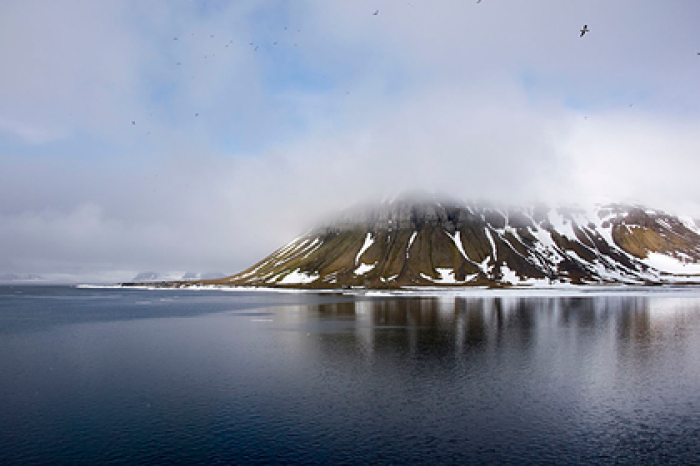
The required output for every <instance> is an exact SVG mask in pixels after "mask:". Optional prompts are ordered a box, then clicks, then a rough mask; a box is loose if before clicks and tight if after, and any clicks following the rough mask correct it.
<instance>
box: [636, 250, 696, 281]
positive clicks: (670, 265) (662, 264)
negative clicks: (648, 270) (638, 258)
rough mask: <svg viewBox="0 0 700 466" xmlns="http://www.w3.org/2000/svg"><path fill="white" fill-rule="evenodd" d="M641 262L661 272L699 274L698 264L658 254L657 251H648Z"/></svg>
mask: <svg viewBox="0 0 700 466" xmlns="http://www.w3.org/2000/svg"><path fill="white" fill-rule="evenodd" d="M642 262H644V263H645V264H647V265H648V266H650V267H653V268H655V269H657V270H660V271H661V272H666V273H673V274H680V275H687V274H700V264H693V263H686V262H684V261H682V260H679V259H676V258H675V257H671V256H667V255H665V254H660V253H658V252H651V253H649V254H648V255H647V258H646V259H642Z"/></svg>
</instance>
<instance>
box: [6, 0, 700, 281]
mask: <svg viewBox="0 0 700 466" xmlns="http://www.w3.org/2000/svg"><path fill="white" fill-rule="evenodd" d="M377 9H378V10H379V14H378V15H374V14H373V13H374V12H375V11H376V10H377ZM698 17H700V4H698V3H697V2H693V1H690V0H686V1H674V0H671V1H667V2H653V1H650V0H641V1H633V0H620V1H617V2H609V1H604V0H591V1H588V2H561V1H556V0H534V1H529V2H522V1H520V0H483V1H482V2H481V3H478V4H477V3H476V1H474V2H465V1H452V0H441V1H439V2H427V1H422V0H411V1H390V0H381V1H379V2H378V1H352V2H351V1H337V2H335V1H334V2H327V1H322V0H318V1H311V0H309V1H304V0H295V1H294V2H283V1H269V2H259V1H252V0H251V1H237V2H228V1H203V0H193V1H180V2H177V1H166V0H161V1H158V0H151V1H148V2H139V1H131V2H129V1H101V2H93V1H87V0H86V1H79V0H68V1H64V2H53V1H34V0H30V1H27V0H22V1H19V0H9V1H4V2H3V3H2V5H0V60H1V61H2V63H4V66H3V72H2V73H0V273H7V272H17V273H38V274H44V275H46V276H50V277H59V278H61V279H74V280H90V281H110V280H122V279H128V278H130V277H132V276H133V275H134V274H135V273H136V272H138V271H145V270H155V271H169V270H183V271H184V270H189V271H202V272H216V271H220V272H225V273H234V272H237V271H240V270H242V269H244V268H246V267H248V266H249V265H251V264H252V263H254V262H256V261H257V260H259V259H261V258H262V257H263V256H265V255H267V254H268V253H270V252H271V251H272V250H274V249H276V248H277V247H279V246H281V245H282V244H284V243H286V242H287V241H289V240H291V239H292V238H294V237H295V236H297V235H299V234H302V233H303V232H304V231H306V229H308V228H310V227H312V226H314V225H315V224H316V223H317V222H318V221H319V220H320V219H323V218H326V217H327V216H328V215H331V214H332V213H333V212H336V211H337V210H339V209H342V208H346V207H348V206H351V205H354V204H358V203H362V202H367V201H372V200H380V199H382V198H384V197H386V196H391V195H395V194H396V193H399V192H404V191H422V192H440V193H445V194H448V195H450V196H452V197H455V198H461V199H472V198H479V199H490V200H495V201H502V202H508V203H511V204H519V203H530V202H536V201H544V202H548V203H550V204H561V203H565V204H590V203H596V202H610V201H615V202H638V203H642V204H645V205H648V206H650V207H654V208H659V209H663V210H666V211H669V212H671V213H676V214H683V215H692V216H696V217H700V196H699V194H700V192H699V191H700V185H698V183H697V182H696V180H695V178H696V175H695V174H696V173H698V171H699V169H700V158H699V157H697V154H698V148H699V147H700V131H698V128H700V90H699V89H698V86H697V82H698V79H700V55H698V53H700V30H699V29H698V28H697V21H696V20H697V18H698ZM584 24H587V25H588V28H589V29H590V32H589V33H587V34H586V35H585V36H584V37H579V36H580V34H579V30H580V29H581V28H582V27H583V25H584Z"/></svg>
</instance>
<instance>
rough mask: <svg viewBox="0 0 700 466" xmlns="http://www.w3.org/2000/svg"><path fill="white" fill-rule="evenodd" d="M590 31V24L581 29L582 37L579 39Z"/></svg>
mask: <svg viewBox="0 0 700 466" xmlns="http://www.w3.org/2000/svg"><path fill="white" fill-rule="evenodd" d="M588 31H590V29H588V24H584V25H583V29H581V35H580V36H579V37H583V36H585V35H586V33H587V32H588Z"/></svg>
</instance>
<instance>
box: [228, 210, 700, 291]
mask: <svg viewBox="0 0 700 466" xmlns="http://www.w3.org/2000/svg"><path fill="white" fill-rule="evenodd" d="M370 250H371V256H370V257H371V259H369V258H368V256H367V253H368V251H370ZM698 274H700V229H699V228H698V227H697V223H696V222H695V221H694V220H692V219H689V218H685V217H680V218H679V217H674V216H672V215H668V214H666V213H664V212H661V211H659V210H655V209H648V208H644V207H641V206H630V205H621V204H610V205H604V206H596V207H594V208H589V209H581V208H548V207H546V206H541V205H540V206H528V207H519V208H512V207H510V208H495V207H489V206H480V205H478V204H459V203H454V202H451V203H450V202H423V203H420V202H418V203H409V202H404V201H401V200H392V202H390V203H385V204H381V205H379V206H374V207H372V208H369V209H368V210H366V211H364V212H363V213H362V212H361V213H359V214H358V213H357V212H355V213H353V214H352V215H350V214H348V215H345V216H344V217H342V218H341V220H339V221H335V222H332V223H330V224H328V225H326V226H323V227H320V228H317V229H316V230H314V231H312V232H310V233H309V234H307V235H304V236H302V237H300V238H297V239H295V240H293V241H292V242H290V243H289V244H287V245H286V246H284V247H282V248H280V249H279V250H277V251H276V252H275V253H273V254H271V255H270V256H269V257H267V258H265V259H263V260H262V261H260V262H259V263H258V264H256V265H255V266H253V267H251V268H250V269H248V270H246V271H244V272H242V273H240V274H238V275H234V276H232V277H230V279H228V283H230V284H234V285H242V286H243V285H244V286H249V285H254V286H267V285H269V286H276V285H303V286H308V287H321V288H324V287H338V286H340V287H343V286H348V287H356V286H361V287H370V288H371V287H379V288H382V287H387V286H389V287H407V286H444V285H450V286H560V285H564V284H579V285H584V284H589V285H590V284H610V283H624V284H661V283H686V282H700V275H698Z"/></svg>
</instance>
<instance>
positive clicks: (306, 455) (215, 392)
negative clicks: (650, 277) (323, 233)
mask: <svg viewBox="0 0 700 466" xmlns="http://www.w3.org/2000/svg"><path fill="white" fill-rule="evenodd" d="M699 458H700V300H699V299H698V298H693V297H688V296H676V295H672V294H668V295H666V294H655V295H654V296H646V297H644V296H637V297H630V296H627V297H623V296H602V297H601V296H599V297H593V296H591V297H578V298H571V297H570V298H563V297H559V298H557V297H548V298H542V297H540V298H536V297H530V298H517V297H507V298H503V297H500V298H499V297H486V298H483V297H482V298H476V297H474V298H464V297H441V298H391V299H370V298H363V299H356V298H352V297H347V296H340V295H315V294H281V293H243V292H235V293H234V292H216V291H206V292H198V291H174V290H167V291H145V290H126V289H111V290H96V289H75V288H68V287H14V288H11V287H0V463H1V464H146V463H148V464H154V463H167V464H217V463H219V464H221V463H223V464H241V463H263V464H270V463H297V464H304V463H314V464H317V463H341V464H368V463H373V464H377V463H379V464H401V463H411V464H427V463H430V464H435V463H445V464H572V463H574V464H693V463H698V460H699Z"/></svg>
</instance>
